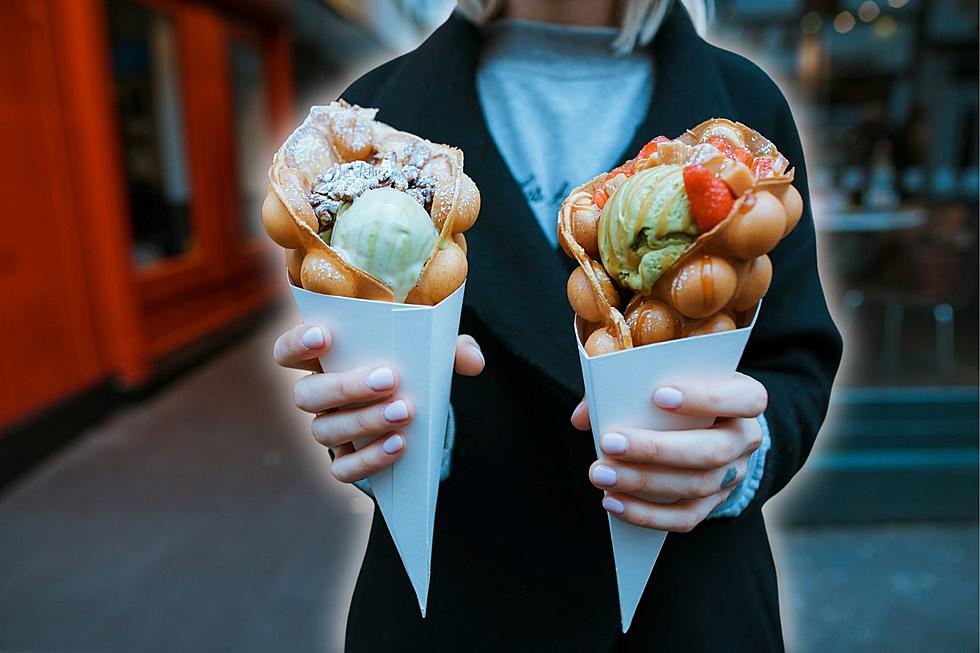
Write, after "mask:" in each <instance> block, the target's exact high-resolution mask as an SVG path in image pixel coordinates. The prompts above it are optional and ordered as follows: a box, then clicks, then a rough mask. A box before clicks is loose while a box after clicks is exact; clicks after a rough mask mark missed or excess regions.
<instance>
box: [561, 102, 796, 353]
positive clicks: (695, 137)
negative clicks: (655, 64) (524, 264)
mask: <svg viewBox="0 0 980 653" xmlns="http://www.w3.org/2000/svg"><path fill="white" fill-rule="evenodd" d="M788 165H789V164H788V162H787V161H786V159H785V158H784V157H783V156H782V155H781V154H780V153H779V152H778V151H777V149H776V147H775V146H774V145H773V144H772V143H770V142H769V141H768V140H766V139H765V138H764V137H762V136H761V135H760V134H759V133H758V132H756V131H754V130H752V129H750V128H748V127H746V126H745V125H742V124H740V123H735V122H731V121H729V120H724V119H719V118H716V119H712V120H708V121H706V122H703V123H701V124H700V125H698V126H697V127H695V128H694V129H691V130H688V131H687V132H686V133H685V134H683V135H682V136H680V137H679V138H677V139H673V140H671V139H667V138H665V137H662V136H661V137H658V138H656V139H654V140H653V141H651V142H650V143H648V144H647V145H646V146H645V147H644V148H643V150H641V151H640V153H639V154H638V155H637V157H636V158H635V159H632V160H631V161H628V162H626V163H625V164H623V165H622V166H619V167H618V168H616V169H614V170H612V171H610V172H608V173H604V174H601V175H599V176H597V177H596V178H594V179H593V180H591V181H589V182H588V183H586V184H583V185H582V186H579V187H578V188H575V189H574V190H572V192H571V193H570V194H569V195H568V197H567V198H565V200H564V202H563V203H562V205H561V209H560V211H559V215H558V238H559V242H560V243H561V246H562V249H563V250H564V251H565V253H566V254H568V255H569V256H571V257H572V258H574V259H575V260H576V261H577V262H578V264H579V266H578V268H576V269H575V271H574V272H572V274H571V276H570V277H569V279H568V287H567V292H568V300H569V303H570V304H571V305H572V309H573V310H574V311H575V313H576V314H577V315H578V316H579V317H580V318H581V319H582V321H583V322H584V323H585V324H584V326H585V329H584V333H583V337H585V338H586V342H585V349H586V352H587V353H588V354H589V355H590V356H598V355H602V354H605V353H609V352H613V351H619V350H622V349H629V348H631V347H635V346H641V345H647V344H652V343H656V342H664V341H667V340H673V339H676V338H683V337H688V336H695V335H702V334H707V333H714V332H720V331H729V330H732V329H735V328H738V327H741V326H745V325H746V324H748V322H750V321H751V318H752V315H753V314H754V312H755V308H756V306H757V305H758V303H759V301H760V300H761V299H762V297H763V295H765V293H766V291H767V290H768V289H769V284H770V282H771V281H772V262H771V261H770V260H769V257H768V256H767V254H768V253H769V252H770V251H771V250H772V249H773V248H774V247H775V246H776V245H777V244H778V243H779V241H780V240H782V238H784V237H785V236H786V235H787V234H789V232H790V231H792V229H793V228H794V227H795V226H796V224H797V223H798V222H799V219H800V216H801V215H802V213H803V200H802V198H801V197H800V193H799V192H798V191H797V190H796V189H795V188H794V187H793V186H792V181H793V170H791V169H790V170H787V168H788ZM617 193H619V195H618V196H617ZM647 216H655V217H654V218H650V217H647ZM644 220H645V222H644ZM651 230H652V231H654V232H656V236H655V237H654V236H651V235H650V231H651ZM667 231H670V232H671V233H666V232H667ZM660 232H665V233H660ZM651 243H652V244H651Z"/></svg>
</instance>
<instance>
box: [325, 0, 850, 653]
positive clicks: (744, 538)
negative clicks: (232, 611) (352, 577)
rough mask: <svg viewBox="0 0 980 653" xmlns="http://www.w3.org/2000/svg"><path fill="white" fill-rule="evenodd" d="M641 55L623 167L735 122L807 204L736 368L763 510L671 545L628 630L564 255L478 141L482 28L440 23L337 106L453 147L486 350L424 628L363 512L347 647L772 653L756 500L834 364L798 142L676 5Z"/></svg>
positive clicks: (796, 459)
mask: <svg viewBox="0 0 980 653" xmlns="http://www.w3.org/2000/svg"><path fill="white" fill-rule="evenodd" d="M649 50H650V52H651V55H652V57H653V59H654V62H655V66H656V85H655V90H654V94H653V99H652V104H651V106H650V109H649V112H648V115H647V116H646V118H645V120H644V121H643V123H642V125H641V127H640V128H639V131H638V133H637V134H636V136H635V138H634V142H633V143H632V144H630V146H629V147H628V148H627V150H626V152H624V153H623V156H622V158H623V159H624V160H625V159H627V158H630V157H631V156H632V155H633V154H634V153H636V152H637V151H638V150H639V149H640V148H641V147H642V146H643V144H645V143H646V142H647V141H648V140H650V139H651V138H653V137H654V136H657V135H659V134H666V135H668V136H676V135H679V134H681V133H682V132H683V131H684V130H685V129H687V128H689V127H692V126H694V125H697V124H698V123H700V122H701V121H703V120H705V119H708V118H712V117H727V118H732V119H735V120H739V121H741V122H744V123H745V124H748V125H751V126H752V127H753V128H755V129H757V130H759V131H760V132H761V133H762V134H765V135H766V136H767V137H769V138H770V139H771V140H772V141H774V142H775V144H776V145H777V147H778V148H779V149H780V151H781V152H782V153H783V154H785V156H786V157H787V158H788V159H789V161H790V162H791V163H792V165H794V166H795V167H796V187H797V188H798V189H799V191H800V193H801V194H802V195H803V198H804V202H805V204H806V210H805V211H804V214H803V218H802V220H801V222H800V224H799V226H798V227H797V228H796V229H795V230H794V231H793V232H792V234H790V236H788V237H787V238H786V239H785V240H784V241H783V242H782V243H781V244H780V245H779V246H778V247H777V248H776V250H775V251H774V252H773V253H772V260H773V266H774V279H773V283H772V288H771V290H770V291H769V294H768V295H767V298H766V301H765V303H764V304H763V308H762V314H761V316H760V318H759V321H758V324H757V325H756V327H755V330H754V332H753V334H752V337H751V340H750V342H749V345H748V348H747V349H746V352H745V356H744V358H743V360H742V364H741V368H740V369H741V370H742V371H744V372H745V373H747V374H749V375H751V376H753V377H755V378H757V379H759V380H760V381H761V382H762V383H764V384H765V386H766V388H767V389H768V391H769V397H770V403H769V409H768V410H767V412H766V416H767V419H768V421H769V425H770V429H771V433H772V440H773V444H772V448H771V450H770V451H769V453H768V456H767V459H766V470H765V478H764V480H763V483H762V486H761V487H760V488H759V490H758V493H757V495H756V498H755V500H754V501H753V503H752V504H751V505H750V506H749V507H748V508H747V509H746V511H745V512H744V513H743V514H742V515H741V516H740V517H738V518H736V519H722V520H716V521H709V522H705V523H703V524H702V525H700V526H699V527H697V528H696V529H695V530H694V531H693V532H691V533H688V534H670V535H669V536H668V537H667V540H666V543H665V545H664V547H663V550H662V552H661V554H660V558H659V560H658V562H657V565H656V567H655V568H654V571H653V574H652V576H651V578H650V581H649V583H648V585H647V590H646V593H645V594H644V597H643V599H642V601H641V603H640V606H639V608H638V610H637V612H636V616H635V618H634V620H633V625H632V628H631V630H630V632H629V633H628V634H627V635H623V634H622V633H621V632H620V622H619V607H618V603H617V594H616V586H615V583H616V581H615V574H614V569H613V560H612V548H611V544H610V541H609V532H608V527H607V523H606V513H605V511H604V510H603V509H602V507H601V506H600V501H601V498H602V493H601V492H600V491H599V490H597V489H595V488H594V487H593V486H592V485H591V484H590V483H589V479H588V468H589V465H590V464H591V463H592V461H593V460H595V452H594V450H593V445H592V438H591V436H590V435H589V434H588V433H581V432H578V431H575V430H573V429H572V428H571V426H570V425H569V415H570V413H571V411H572V409H573V407H574V406H575V404H576V402H578V400H579V399H580V398H581V396H582V376H581V370H580V369H579V363H578V358H577V351H576V345H575V341H574V338H573V336H572V333H571V323H572V311H571V309H570V308H569V305H568V302H567V300H566V297H565V281H566V279H567V277H568V274H569V272H570V271H571V269H572V267H571V262H570V260H569V259H567V258H566V257H565V255H564V254H562V253H561V252H560V251H557V250H555V249H553V248H551V246H550V244H549V243H548V241H547V240H546V239H545V237H544V236H543V235H542V233H541V232H540V228H539V226H538V223H537V221H536V220H535V219H534V217H533V216H532V214H531V212H530V209H529V208H528V206H527V204H526V202H525V200H524V196H523V195H522V193H521V190H520V188H519V187H518V184H517V183H516V182H515V180H514V179H513V177H512V176H511V174H510V173H509V171H508V169H507V167H506V165H505V164H504V161H503V159H502V158H501V155H500V153H499V151H498V150H497V148H496V146H495V145H494V143H493V141H492V139H491V137H490V135H489V133H488V131H487V126H486V123H485V121H484V119H483V115H482V112H481V110H480V105H479V99H478V97H477V92H476V83H475V77H476V75H475V72H476V67H477V63H478V59H479V53H480V34H479V31H478V30H477V29H476V28H474V27H473V26H472V25H470V24H469V23H467V22H466V21H465V20H463V19H461V18H458V17H452V18H450V19H449V21H448V22H446V24H445V25H443V26H442V27H440V28H439V29H438V30H437V31H436V32H435V34H433V36H432V37H431V38H429V39H428V40H427V41H426V42H425V43H423V44H422V45H421V46H420V47H419V48H418V49H416V50H415V51H413V52H410V53H409V54H406V55H404V56H402V57H400V58H398V59H395V60H394V61H391V62H389V63H387V64H385V65H383V66H381V67H380V68H377V69H376V70H374V71H372V72H370V73H368V74H367V75H365V76H364V77H362V78H361V79H359V80H358V81H357V82H355V83H354V84H353V85H352V86H351V87H350V88H349V89H348V90H347V91H346V92H345V93H344V94H343V97H344V98H345V99H347V100H348V101H350V102H352V103H356V104H360V105H362V106H373V107H379V108H380V112H379V114H378V119H379V120H382V121H384V122H386V123H389V124H391V125H392V126H394V127H396V128H398V129H402V130H406V131H409V132H412V133H414V134H418V135H420V136H423V137H425V138H428V139H430V140H432V141H434V142H439V143H449V144H451V145H455V146H458V147H460V148H461V149H462V150H463V152H464V153H465V158H466V172H467V173H468V174H469V175H470V176H471V177H472V178H473V180H474V181H475V182H476V184H477V186H478V187H479V189H480V193H481V197H482V202H483V206H482V210H481V212H480V217H479V220H478V221H477V223H476V226H475V227H474V228H473V229H472V230H470V231H469V232H468V233H467V234H466V238H467V241H468V243H469V251H470V253H469V262H470V271H469V277H468V283H467V286H466V299H465V305H464V309H463V323H462V327H461V330H462V331H463V332H467V333H471V334H473V335H474V336H475V337H476V338H477V339H478V340H479V341H480V343H481V345H482V346H483V351H484V353H485V355H486V360H487V367H486V371H485V372H484V373H483V374H482V375H481V376H479V377H476V378H462V377H457V378H456V379H455V381H454V385H453V393H452V401H453V405H454V407H455V411H456V417H457V436H456V445H455V452H454V456H453V461H452V474H451V475H450V477H449V478H448V479H447V480H446V481H444V482H443V484H442V487H441V489H440V495H439V509H438V515H437V519H436V526H435V537H434V550H433V553H432V559H433V564H432V580H431V587H430V590H429V601H428V616H427V618H426V619H424V620H423V619H422V618H421V616H420V615H419V609H418V605H417V603H416V599H415V595H414V593H413V591H412V588H411V585H410V583H409V580H408V577H407V576H406V574H405V572H404V570H403V569H402V564H401V562H400V560H399V557H398V554H397V552H396V551H395V548H394V545H393V543H392V541H391V538H390V536H389V534H388V531H387V529H386V528H385V525H384V521H383V520H382V518H381V516H380V513H377V512H376V514H375V518H374V525H373V528H372V531H371V539H370V543H369V545H368V549H367V553H366V555H365V559H364V563H363V566H362V568H361V573H360V576H359V578H358V582H357V589H356V591H355V593H354V598H353V602H352V605H351V608H350V614H349V617H348V624H347V650H348V651H352V652H357V653H360V652H362V651H364V652H371V653H375V652H379V651H535V652H538V651H563V652H575V651H589V652H607V651H640V650H643V651H646V650H658V651H674V650H677V651H733V650H744V651H771V650H781V649H782V646H783V644H782V634H781V629H780V622H779V608H778V601H777V589H776V574H775V570H774V567H773V561H772V556H771V553H770V550H769V543H768V540H767V537H766V531H765V525H764V524H763V518H762V514H761V512H760V507H761V506H762V504H763V502H765V500H766V499H767V498H769V497H770V496H772V495H773V494H774V493H775V492H777V491H778V490H779V489H781V488H782V487H783V486H784V485H785V484H786V483H787V482H788V481H789V479H790V478H791V477H792V476H793V475H794V474H795V473H796V472H797V471H798V470H799V469H800V467H801V466H802V465H803V462H804V461H805V460H806V457H807V455H808V453H809V451H810V448H811V446H812V445H813V441H814V438H815V437H816V434H817V430H818V429H819V427H820V424H821V422H822V420H823V418H824V414H825V411H826V408H827V403H828V399H829V395H830V388H831V384H832V382H833V378H834V374H835V372H836V370H837V366H838V363H839V360H840V353H841V342H840V337H839V335H838V333H837V330H836V329H835V327H834V324H833V323H832V322H831V319H830V316H829V315H828V312H827V308H826V305H825V302H824V297H823V292H822V290H821V286H820V280H819V278H818V277H817V264H816V255H815V254H816V250H815V243H814V230H813V220H812V218H811V215H810V210H809V200H808V192H807V180H806V168H805V166H804V163H803V151H802V149H801V147H800V141H799V137H798V134H797V131H796V127H795V125H794V122H793V117H792V115H791V113H790V109H789V107H788V106H787V104H786V101H785V99H784V98H783V96H782V94H781V93H780V91H779V89H778V88H777V87H776V86H775V84H773V82H772V81H771V80H770V79H769V78H768V77H767V76H766V75H765V74H764V73H763V72H761V71H760V70H759V69H758V68H757V67H756V66H755V65H753V64H752V63H750V62H749V61H747V60H745V59H743V58H741V57H739V56H737V55H734V54H732V53H730V52H727V51H724V50H721V49H718V48H715V47H713V46H711V45H709V44H708V43H706V42H705V41H704V40H702V39H701V38H700V37H698V35H697V34H696V32H695V31H694V29H693V26H692V25H691V22H690V19H689V18H688V16H687V14H686V12H685V11H684V10H683V9H682V8H680V7H676V8H675V9H673V10H672V11H671V14H670V15H669V16H668V18H667V20H666V22H665V24H664V25H663V26H662V28H661V31H660V33H659V34H658V35H657V37H656V39H655V41H654V43H653V44H652V45H651V46H650V48H649ZM611 101H614V99H611ZM582 137H583V138H588V134H582ZM556 219H557V218H556ZM409 446H411V443H409Z"/></svg>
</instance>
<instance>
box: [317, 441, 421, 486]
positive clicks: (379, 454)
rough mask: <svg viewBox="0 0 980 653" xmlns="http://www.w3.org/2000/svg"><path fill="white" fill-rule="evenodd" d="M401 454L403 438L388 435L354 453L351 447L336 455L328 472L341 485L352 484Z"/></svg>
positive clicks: (382, 467)
mask: <svg viewBox="0 0 980 653" xmlns="http://www.w3.org/2000/svg"><path fill="white" fill-rule="evenodd" d="M403 453H405V436H404V435H402V434H400V433H389V434H388V435H386V436H384V437H380V438H378V439H377V440H375V441H374V442H372V443H371V444H369V445H368V446H366V447H363V448H361V449H360V450H357V451H355V450H354V448H353V447H351V448H350V451H348V452H347V453H344V454H343V455H340V454H338V455H337V457H336V458H334V459H333V463H332V464H331V465H330V472H331V473H332V474H333V475H334V478H336V479H337V480H338V481H340V482H342V483H353V482H354V481H359V480H361V479H362V478H367V477H368V476H370V475H371V474H374V473H375V472H379V471H381V470H382V469H384V468H385V467H388V466H389V465H391V464H392V463H394V462H395V461H396V460H398V459H399V458H400V457H401V455H402V454H403Z"/></svg>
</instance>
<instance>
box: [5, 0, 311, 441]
mask: <svg viewBox="0 0 980 653" xmlns="http://www.w3.org/2000/svg"><path fill="white" fill-rule="evenodd" d="M137 1H140V2H144V3H146V4H149V5H151V6H153V7H155V8H159V9H160V10H164V11H167V12H171V13H172V15H173V16H174V17H175V19H176V23H177V24H178V28H179V31H180V37H181V39H182V43H183V44H184V47H185V48H188V49H189V50H190V51H191V52H193V54H194V56H193V57H188V58H187V61H186V65H185V66H184V67H183V68H184V70H183V72H184V79H183V91H184V111H185V124H186V138H187V152H188V157H189V168H190V171H191V175H192V183H193V185H194V188H195V189H197V191H196V192H195V194H194V198H193V200H192V202H193V206H192V215H193V220H194V221H195V224H194V230H195V238H196V239H198V240H199V242H200V243H201V248H200V251H199V252H198V253H197V255H195V256H192V257H185V258H181V259H175V260H168V261H166V262H164V263H162V264H160V265H158V266H156V267H155V268H151V269H147V270H140V271H137V270H135V269H134V268H133V267H132V266H131V263H130V243H129V215H130V213H129V212H130V211H131V210H133V207H130V206H129V204H128V198H127V197H126V192H125V179H124V173H123V169H122V163H121V161H122V159H121V148H120V142H119V136H118V134H119V130H118V123H117V117H116V114H115V107H114V105H113V97H112V86H111V84H112V79H111V71H110V69H109V51H108V42H107V34H106V31H107V30H106V16H105V6H104V3H103V0H6V2H5V3H4V18H3V20H2V21H0V142H2V144H3V152H4V157H3V158H2V162H0V179H2V180H3V184H2V189H3V191H4V200H5V201H4V204H5V206H4V210H5V213H6V215H5V217H4V219H2V220H0V361H2V374H0V431H2V429H3V428H4V427H5V426H8V425H10V424H12V423H14V422H16V421H18V420H21V419H23V418H25V417H28V416H30V415H31V414H32V413H34V412H36V411H38V410H41V409H43V408H44V407H46V406H49V405H52V404H54V403H56V402H57V401H59V400H60V399H62V398H65V397H67V396H69V395H71V394H73V393H77V392H79V391H80V390H83V389H85V388H86V387H90V386H92V385H94V384H95V383H97V382H99V381H100V380H102V379H105V378H108V377H115V378H118V379H120V380H121V381H122V382H123V383H124V384H127V385H138V384H140V383H142V382H145V381H146V380H147V379H148V378H149V377H150V376H151V374H152V369H153V365H154V364H155V363H156V362H157V361H158V360H159V359H160V358H162V357H165V356H167V355H169V354H171V353H172V352H174V351H176V350H178V349H179V348H181V347H184V346H186V345H188V344H191V343H193V342H194V341H196V340H198V339H200V338H202V337H204V336H206V335H208V334H209V333H212V332H213V331H215V330H216V329H219V328H221V327H223V326H226V325H228V324H229V323H231V322H233V321H235V320H237V319H240V318H241V317H243V316H244V315H246V314H248V313H250V312H252V311H254V310H256V309H257V308H259V307H261V306H262V305H264V304H266V303H268V302H269V301H270V299H271V298H272V297H273V296H274V295H275V294H276V291H277V288H278V284H277V283H276V281H279V279H277V278H275V277H276V275H275V273H271V274H270V271H269V269H268V268H269V266H268V263H267V257H266V256H265V252H264V250H263V243H262V242H260V241H259V240H253V241H248V240H244V239H243V237H240V236H238V235H237V234H238V233H239V232H240V229H239V228H238V225H239V224H240V220H241V216H239V215H236V210H235V208H234V207H237V202H232V201H227V199H226V198H228V197H230V196H234V193H235V192H236V188H237V187H236V183H237V182H236V180H235V179H234V177H233V171H234V170H235V165H234V156H235V143H234V134H233V131H232V129H231V127H230V123H231V118H230V112H231V109H232V105H231V93H230V82H229V80H228V65H227V60H226V56H227V54H226V49H225V47H224V43H225V41H224V39H225V38H227V36H228V34H230V33H231V31H232V30H233V29H236V28H235V27H233V25H241V24H242V23H243V21H244V23H245V24H247V25H249V26H250V27H249V29H253V30H254V31H255V33H256V34H259V35H261V38H262V42H263V43H264V44H265V45H264V51H265V52H266V60H267V69H268V70H267V75H266V77H267V79H268V93H269V103H268V104H269V106H270V113H271V114H272V115H270V116H269V118H270V123H271V124H272V126H273V128H277V127H278V126H279V125H280V124H281V123H283V122H284V121H285V120H287V119H288V116H289V114H290V112H291V96H292V80H291V75H290V62H289V47H288V40H287V35H286V32H285V29H284V22H283V20H282V19H283V15H282V13H281V8H280V5H281V3H280V2H279V1H278V0H276V1H275V2H268V3H259V2H253V3H252V4H253V5H255V6H256V7H257V10H256V11H255V13H253V14H251V15H243V14H240V13H237V14H235V15H233V14H232V13H231V12H230V11H229V9H228V7H227V6H225V3H224V2H212V3H210V4H209V3H206V2H204V3H202V2H197V1H192V0H137ZM259 9H261V11H260V10H259ZM190 59H193V61H190ZM137 210H138V209H137Z"/></svg>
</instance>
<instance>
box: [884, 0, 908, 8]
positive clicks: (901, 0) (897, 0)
mask: <svg viewBox="0 0 980 653" xmlns="http://www.w3.org/2000/svg"><path fill="white" fill-rule="evenodd" d="M908 3H909V0H888V6H889V7H894V8H895V9H901V8H902V7H904V6H905V5H907V4H908Z"/></svg>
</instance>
